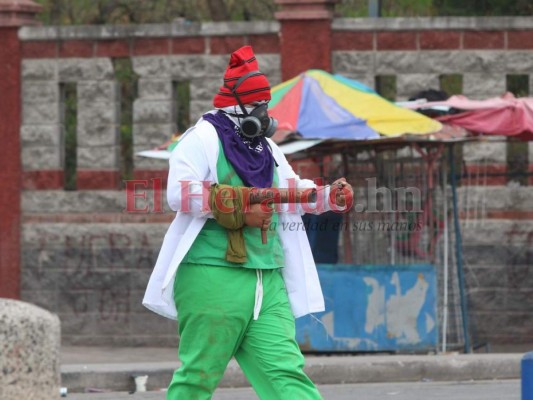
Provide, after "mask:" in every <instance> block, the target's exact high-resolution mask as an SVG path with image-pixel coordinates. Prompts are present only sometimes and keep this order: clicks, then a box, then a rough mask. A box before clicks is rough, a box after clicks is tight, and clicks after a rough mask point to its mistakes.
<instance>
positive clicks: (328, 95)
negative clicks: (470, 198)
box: [269, 70, 442, 139]
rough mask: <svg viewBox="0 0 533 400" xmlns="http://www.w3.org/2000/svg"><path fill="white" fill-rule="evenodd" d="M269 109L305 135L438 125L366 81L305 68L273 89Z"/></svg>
mask: <svg viewBox="0 0 533 400" xmlns="http://www.w3.org/2000/svg"><path fill="white" fill-rule="evenodd" d="M269 114H270V115H271V116H272V117H274V118H276V119H277V120H278V121H279V123H280V124H281V123H288V124H290V125H292V126H294V127H295V129H296V130H298V131H299V132H300V133H301V134H302V136H303V137H304V138H306V139H310V138H322V139H331V138H334V139H375V138H378V137H379V134H381V135H384V136H399V135H403V134H427V133H432V132H436V131H439V130H440V129H441V128H442V126H441V124H440V123H439V122H438V121H435V120H432V119H430V118H428V117H426V116H424V115H421V114H419V113H417V112H414V111H412V110H408V109H405V108H402V107H399V106H397V105H395V104H393V103H391V102H389V101H388V100H386V99H384V98H383V97H381V96H379V95H378V94H377V93H376V92H374V91H373V90H372V89H370V88H368V87H366V86H365V85H363V84H361V83H359V82H357V81H354V80H352V79H348V78H345V77H343V76H340V75H331V74H329V73H327V72H325V71H321V70H309V71H307V72H304V73H302V74H300V75H299V76H297V77H295V78H293V79H290V80H288V81H286V82H284V83H281V84H279V85H277V86H275V87H273V88H272V100H270V103H269Z"/></svg>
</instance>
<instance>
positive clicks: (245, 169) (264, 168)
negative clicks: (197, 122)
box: [203, 111, 274, 188]
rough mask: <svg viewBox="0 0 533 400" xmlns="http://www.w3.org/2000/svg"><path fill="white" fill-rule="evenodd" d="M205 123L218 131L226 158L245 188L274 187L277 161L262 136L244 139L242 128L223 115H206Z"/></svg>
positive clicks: (204, 116) (220, 112)
mask: <svg viewBox="0 0 533 400" xmlns="http://www.w3.org/2000/svg"><path fill="white" fill-rule="evenodd" d="M203 119H204V120H206V121H207V122H209V123H211V124H212V125H213V126H214V127H215V130H216V131H217V134H218V138H219V139H220V141H221V142H222V148H223V149H224V154H225V155H226V158H227V159H228V161H229V162H230V164H231V165H232V166H233V168H235V171H236V172H237V175H239V177H240V178H241V179H242V181H243V182H244V184H245V185H246V186H248V187H258V188H268V187H272V179H273V177H274V176H273V175H274V157H273V156H272V153H271V152H270V150H269V148H268V143H267V141H266V139H265V138H264V137H263V136H259V137H255V138H253V139H250V138H247V137H245V136H243V135H241V132H240V128H239V127H238V126H237V125H235V124H234V123H233V121H231V120H230V119H229V118H228V117H227V116H226V115H224V112H222V111H218V112H217V113H216V114H210V113H207V114H204V115H203Z"/></svg>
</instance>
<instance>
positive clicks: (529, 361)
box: [522, 351, 533, 400]
mask: <svg viewBox="0 0 533 400" xmlns="http://www.w3.org/2000/svg"><path fill="white" fill-rule="evenodd" d="M522 400H533V351H532V352H529V353H526V354H525V355H524V357H523V358H522Z"/></svg>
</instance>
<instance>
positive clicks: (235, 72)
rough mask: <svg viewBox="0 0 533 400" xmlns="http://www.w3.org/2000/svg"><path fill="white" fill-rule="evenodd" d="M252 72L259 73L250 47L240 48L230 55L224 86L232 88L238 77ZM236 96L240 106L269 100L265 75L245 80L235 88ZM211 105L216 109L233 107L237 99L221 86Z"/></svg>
mask: <svg viewBox="0 0 533 400" xmlns="http://www.w3.org/2000/svg"><path fill="white" fill-rule="evenodd" d="M252 71H259V65H258V63H257V60H256V59H255V55H254V51H253V50H252V47H251V46H244V47H241V48H240V49H239V50H236V51H234V52H233V53H232V54H231V58H230V60H229V65H228V67H227V68H226V73H225V74H224V84H225V85H227V86H229V87H230V88H233V86H234V85H235V83H237V81H238V80H239V78H240V77H242V76H244V75H246V74H247V73H249V72H252ZM237 95H238V96H239V99H240V100H241V103H242V104H249V103H253V102H254V101H261V100H266V101H268V100H270V84H269V83H268V79H267V78H266V76H265V75H263V74H259V75H253V76H250V77H249V78H246V79H245V80H244V81H243V82H242V83H241V84H240V85H239V87H238V88H237ZM213 104H214V106H215V107H217V108H222V107H227V106H234V105H237V104H239V103H237V99H236V98H235V96H234V95H233V93H232V92H231V90H230V89H228V88H227V87H226V86H224V85H222V86H221V87H220V89H219V91H218V93H217V94H216V95H215V97H214V98H213Z"/></svg>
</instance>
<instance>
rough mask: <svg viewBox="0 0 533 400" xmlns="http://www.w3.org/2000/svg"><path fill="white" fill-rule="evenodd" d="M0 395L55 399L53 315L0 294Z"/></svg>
mask: <svg viewBox="0 0 533 400" xmlns="http://www.w3.org/2000/svg"><path fill="white" fill-rule="evenodd" d="M0 339H1V341H2V342H1V343H2V345H1V346H2V347H1V348H2V351H0V366H1V367H2V369H1V373H0V399H2V400H22V399H24V400H26V399H27V400H30V399H36V400H37V399H38V400H56V399H59V382H60V371H59V344H60V342H61V328H60V322H59V318H58V317H57V315H54V314H52V313H50V312H48V311H46V310H44V309H42V308H40V307H37V306H34V305H33V304H29V303H24V302H22V301H17V300H8V299H1V298H0Z"/></svg>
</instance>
